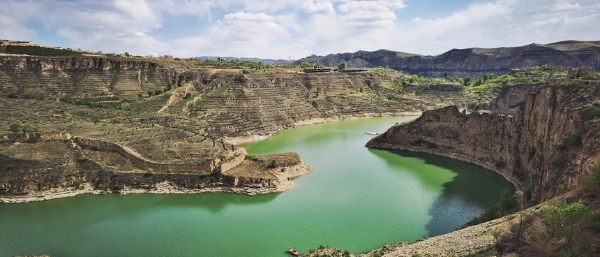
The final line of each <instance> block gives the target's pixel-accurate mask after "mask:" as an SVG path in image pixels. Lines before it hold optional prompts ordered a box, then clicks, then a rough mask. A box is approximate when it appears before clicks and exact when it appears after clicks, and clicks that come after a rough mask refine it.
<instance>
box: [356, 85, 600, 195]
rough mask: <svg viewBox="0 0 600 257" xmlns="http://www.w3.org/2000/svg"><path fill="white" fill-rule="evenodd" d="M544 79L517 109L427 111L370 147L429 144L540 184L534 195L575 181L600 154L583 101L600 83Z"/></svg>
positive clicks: (597, 129) (599, 132)
mask: <svg viewBox="0 0 600 257" xmlns="http://www.w3.org/2000/svg"><path fill="white" fill-rule="evenodd" d="M579 83H581V82H577V83H571V85H557V86H544V87H543V88H542V89H541V90H540V91H539V92H537V93H534V94H531V95H529V97H528V99H527V102H526V105H525V106H523V107H521V108H520V109H519V110H518V111H517V113H516V114H515V115H514V116H504V115H497V114H480V113H471V114H466V113H464V112H462V113H461V112H459V110H458V109H457V108H456V107H453V106H451V107H446V108H442V109H437V110H433V111H427V112H424V113H423V115H422V116H421V117H420V118H418V119H417V120H415V121H413V122H410V123H408V124H401V125H397V126H394V127H392V128H390V129H389V130H388V131H387V132H385V133H384V134H382V135H379V136H377V137H375V138H373V139H372V140H371V141H369V142H368V143H367V147H373V148H383V149H395V150H408V151H417V152H427V153H431V154H436V155H442V156H448V157H451V158H455V159H459V160H463V161H467V162H471V163H474V164H477V165H480V166H483V167H485V168H488V169H490V170H494V171H496V172H498V173H500V174H502V175H503V176H504V177H506V178H507V179H508V180H510V181H511V182H513V183H514V184H515V185H516V186H518V187H522V186H524V185H535V191H534V192H533V194H532V195H531V198H532V199H531V200H533V201H536V202H537V201H539V200H541V199H542V197H543V194H544V193H546V192H552V193H556V192H557V190H558V189H557V188H558V186H559V185H562V186H563V187H568V186H575V185H577V184H579V183H580V177H581V175H582V174H585V173H586V172H587V171H589V169H590V168H591V167H592V166H593V165H594V164H595V163H596V162H597V161H598V160H599V159H600V144H598V143H599V140H600V125H599V124H598V122H594V121H586V120H585V119H584V118H582V115H581V108H582V107H583V106H586V105H589V104H591V103H594V102H596V101H598V99H600V87H598V83H597V82H596V83H594V82H583V84H584V85H579Z"/></svg>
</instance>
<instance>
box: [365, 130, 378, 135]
mask: <svg viewBox="0 0 600 257" xmlns="http://www.w3.org/2000/svg"><path fill="white" fill-rule="evenodd" d="M365 134H367V135H373V136H377V135H379V133H377V132H369V131H367V132H365Z"/></svg>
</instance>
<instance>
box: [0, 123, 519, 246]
mask: <svg viewBox="0 0 600 257" xmlns="http://www.w3.org/2000/svg"><path fill="white" fill-rule="evenodd" d="M407 119H409V118H372V119H361V120H352V121H342V122H332V123H326V124H320V125H311V126H305V127H299V128H294V129H289V130H284V131H283V132H282V133H281V134H279V135H277V136H274V137H272V138H269V139H266V140H263V141H260V142H255V143H250V144H246V145H244V146H245V147H247V148H248V150H249V152H250V153H251V154H264V153H273V152H283V151H294V152H297V153H299V154H300V156H301V157H302V159H303V160H304V161H305V162H307V163H308V164H310V165H312V166H313V167H314V168H315V170H314V171H313V172H312V173H310V174H308V175H305V176H303V177H300V178H297V179H295V180H294V182H295V183H296V187H295V188H293V189H292V190H290V191H287V192H284V193H279V194H268V195H259V196H246V195H232V194H222V193H214V194H192V195H125V196H121V195H102V196H95V195H80V196H76V197H71V198H64V199H57V200H51V201H46V202H34V203H27V204H11V205H7V204H5V205H0V217H1V218H0V256H11V255H15V254H50V255H51V256H286V255H285V253H284V251H285V250H286V249H287V248H288V247H294V248H296V249H297V250H299V251H300V252H301V253H303V252H307V251H308V250H309V249H314V248H317V247H318V246H319V245H326V246H331V247H336V248H341V249H345V250H349V251H350V252H352V253H360V252H365V251H368V250H371V249H375V248H377V247H380V246H382V245H384V244H386V243H395V242H399V241H414V240H417V239H419V238H423V237H425V236H435V235H439V234H443V233H447V232H450V231H453V230H455V229H456V228H459V227H461V226H462V225H463V224H464V223H466V222H467V221H469V220H471V219H472V218H473V217H475V216H477V215H478V214H480V213H481V212H482V210H483V208H484V207H485V205H486V204H487V203H488V202H489V201H490V200H491V199H497V198H498V197H499V195H500V192H501V191H502V190H504V189H510V190H514V188H513V187H512V185H511V184H510V183H508V182H507V181H506V180H504V179H503V178H502V177H501V176H499V175H497V174H495V173H493V172H491V171H488V170H485V169H483V168H480V167H478V166H474V165H471V164H467V163H464V162H459V161H455V160H452V159H448V158H443V157H439V156H430V155H425V154H415V153H408V152H390V151H381V150H373V149H367V148H365V147H364V144H365V143H366V142H367V141H368V140H369V139H370V138H371V137H372V136H369V135H365V134H364V132H365V131H377V132H384V131H385V130H386V129H387V128H388V127H390V126H391V125H393V124H394V123H395V122H396V121H402V120H407Z"/></svg>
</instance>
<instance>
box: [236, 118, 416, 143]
mask: <svg viewBox="0 0 600 257" xmlns="http://www.w3.org/2000/svg"><path fill="white" fill-rule="evenodd" d="M421 114H423V112H399V113H365V114H358V115H341V116H336V117H331V118H314V119H309V120H302V121H297V122H294V123H293V124H292V125H290V126H285V127H281V128H280V129H279V130H277V131H275V132H274V133H265V134H264V135H256V134H255V135H249V136H239V137H230V138H225V141H227V142H228V143H230V144H233V145H241V144H245V143H250V142H256V141H260V140H264V139H267V138H269V137H272V136H274V135H277V134H279V133H280V132H281V130H283V129H290V128H296V127H301V126H308V125H314V124H322V123H326V122H335V121H343V120H356V119H364V118H375V117H408V116H415V117H417V116H421Z"/></svg>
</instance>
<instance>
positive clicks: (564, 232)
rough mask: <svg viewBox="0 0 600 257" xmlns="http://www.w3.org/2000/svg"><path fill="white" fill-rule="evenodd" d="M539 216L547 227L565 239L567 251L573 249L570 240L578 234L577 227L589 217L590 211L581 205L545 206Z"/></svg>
mask: <svg viewBox="0 0 600 257" xmlns="http://www.w3.org/2000/svg"><path fill="white" fill-rule="evenodd" d="M540 216H541V217H542V219H544V221H545V222H546V224H547V225H548V227H550V229H552V230H553V231H554V232H556V233H557V234H559V235H560V236H562V237H564V238H565V239H567V243H569V249H573V245H572V244H571V239H573V236H575V235H576V234H577V232H579V227H580V225H581V224H582V223H585V222H586V221H587V220H588V219H589V217H590V211H589V210H588V208H587V207H586V206H585V205H583V204H582V203H571V204H565V203H563V204H557V205H545V206H542V208H541V210H540Z"/></svg>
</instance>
